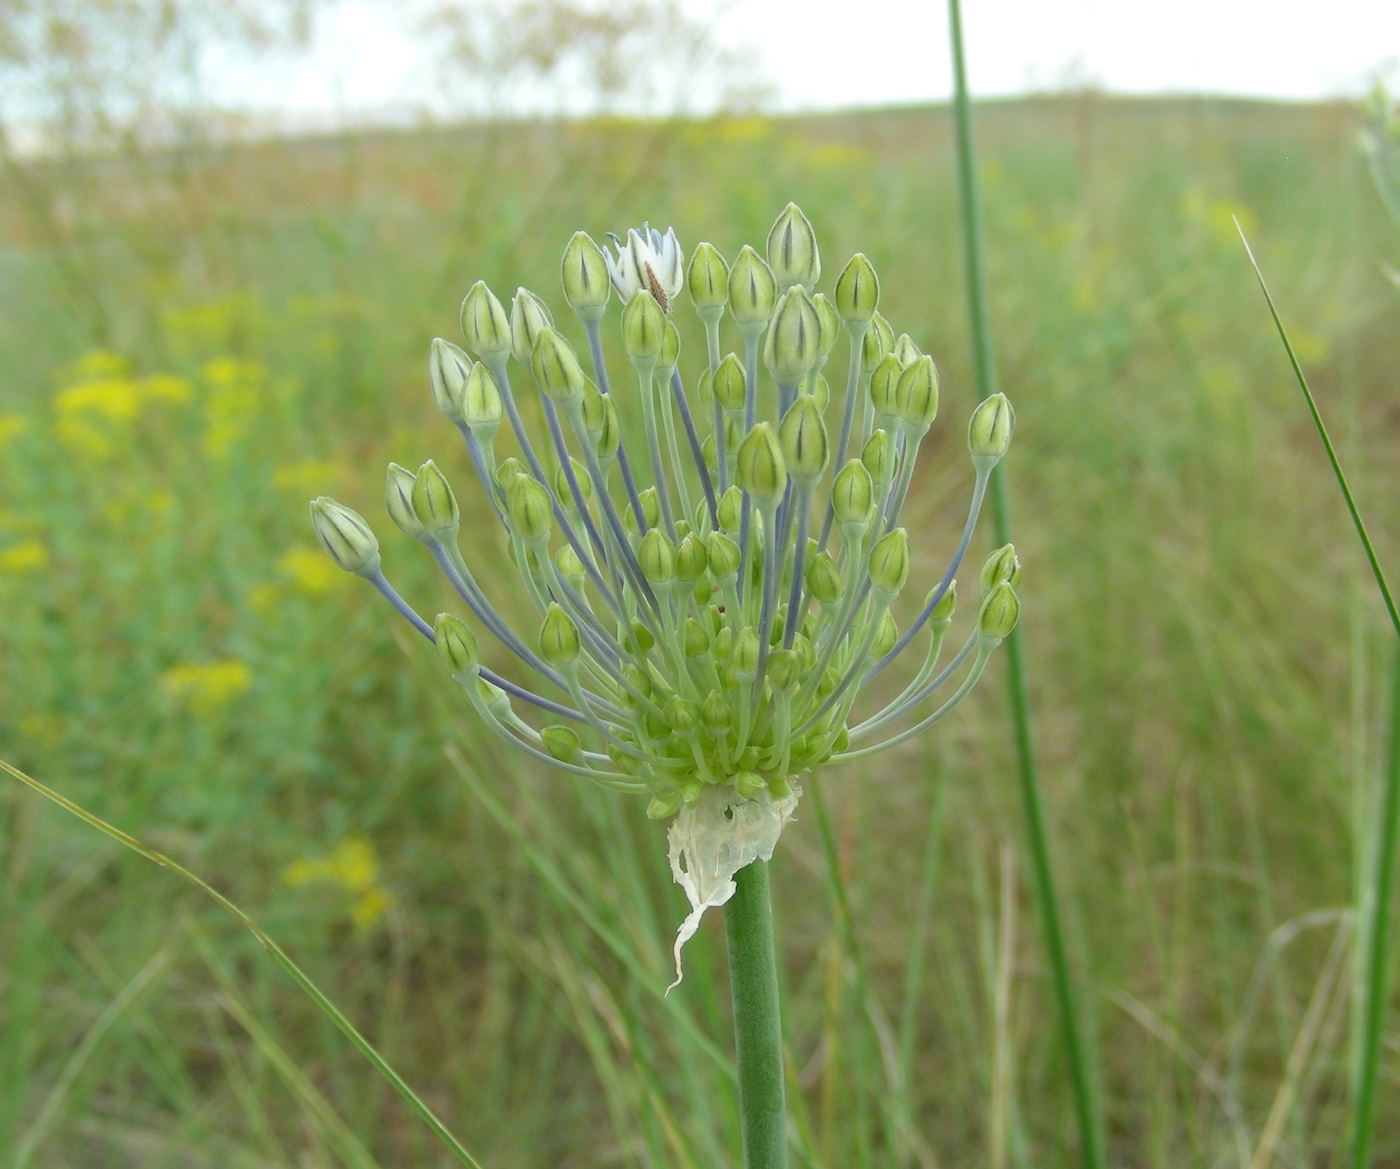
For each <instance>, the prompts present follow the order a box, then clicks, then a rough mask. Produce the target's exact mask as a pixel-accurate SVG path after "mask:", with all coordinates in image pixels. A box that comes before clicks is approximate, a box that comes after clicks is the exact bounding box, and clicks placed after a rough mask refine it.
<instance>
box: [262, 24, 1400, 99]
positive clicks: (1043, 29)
mask: <svg viewBox="0 0 1400 1169" xmlns="http://www.w3.org/2000/svg"><path fill="white" fill-rule="evenodd" d="M682 3H683V5H684V7H685V8H686V10H687V11H689V12H690V13H691V14H692V15H694V16H696V17H699V18H702V19H706V20H710V21H712V22H713V23H714V27H715V29H716V33H717V36H718V39H719V40H720V41H721V42H722V43H725V44H732V45H749V46H751V47H753V48H755V49H757V50H758V52H759V54H760V56H761V58H762V60H763V64H764V68H765V70H766V73H767V77H768V79H769V80H770V81H771V82H773V83H774V84H775V86H776V89H777V92H778V96H779V100H778V104H779V106H780V107H781V108H784V109H814V108H831V107H842V106H852V105H878V104H886V103H904V102H924V101H936V100H942V99H945V98H946V97H947V95H948V92H949V89H950V85H951V71H950V67H949V64H948V34H947V22H946V11H947V10H946V4H945V3H944V0H846V2H842V0H682ZM396 9H398V5H397V4H394V3H390V4H385V3H384V2H383V0H378V2H377V3H376V2H373V0H343V3H342V4H340V5H339V6H336V7H333V8H332V9H330V10H329V12H327V13H326V14H325V18H324V20H323V23H322V26H321V35H320V36H319V37H318V47H317V49H316V51H315V53H314V54H313V55H312V57H311V59H310V60H309V61H308V62H306V63H301V64H297V65H295V66H293V67H287V63H286V62H283V63H281V65H279V66H278V67H275V68H272V69H268V70H265V71H259V73H258V74H257V75H256V76H245V77H244V78H242V79H241V81H240V83H239V84H238V85H237V87H236V88H237V89H238V90H239V91H240V94H239V96H240V97H244V98H246V99H248V101H249V104H252V105H254V106H258V107H261V108H263V109H265V110H270V109H278V110H282V111H284V112H290V113H293V114H294V115H295V114H305V115H308V116H316V115H323V116H324V115H330V114H339V115H341V116H344V115H347V114H348V115H350V116H354V115H356V114H363V113H368V112H372V111H374V110H376V109H385V108H388V107H400V108H402V107H404V106H407V105H412V104H418V103H421V102H422V100H423V92H424V86H423V77H424V75H425V67H424V61H425V56H424V53H423V51H422V45H421V40H417V39H415V36H414V34H413V31H412V29H411V28H410V27H406V26H407V22H406V21H404V20H402V19H401V18H400V17H398V16H396ZM400 11H401V10H400ZM821 13H830V14H831V15H829V16H823V15H819V14H821ZM964 21H965V36H966V43H967V52H968V67H969V73H970V79H971V84H972V88H973V91H974V92H975V93H978V94H982V95H999V94H1015V93H1022V92H1025V91H1027V90H1031V89H1047V88H1065V87H1066V84H1067V83H1074V82H1082V81H1085V80H1087V81H1092V82H1093V83H1095V84H1097V85H1099V86H1101V87H1103V88H1106V89H1108V90H1109V91H1111V92H1117V93H1172V92H1176V93H1180V92H1208V93H1220V94H1242V95H1251V96H1265V97H1277V98H1293V99H1307V98H1317V97H1331V96H1338V95H1347V96H1354V95H1357V94H1359V93H1361V92H1363V91H1364V90H1365V89H1367V88H1369V86H1370V84H1371V83H1373V82H1374V80H1375V79H1376V78H1377V77H1378V76H1387V77H1388V78H1389V79H1390V82H1391V83H1392V85H1393V84H1394V83H1395V82H1397V81H1400V0H1328V2H1327V3H1319V2H1318V0H1170V2H1167V3H1164V2H1162V0H1151V2H1148V0H964Z"/></svg>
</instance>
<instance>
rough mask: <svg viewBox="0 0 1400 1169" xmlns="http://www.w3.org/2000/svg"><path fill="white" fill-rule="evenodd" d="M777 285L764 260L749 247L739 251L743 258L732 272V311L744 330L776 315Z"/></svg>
mask: <svg viewBox="0 0 1400 1169" xmlns="http://www.w3.org/2000/svg"><path fill="white" fill-rule="evenodd" d="M777 296H778V287H777V282H776V281H775V280H774V279H773V272H772V270H771V269H770V268H769V267H768V265H767V264H765V263H764V262H763V257H762V256H760V255H759V254H758V253H757V252H756V251H754V250H753V248H752V247H750V246H749V245H748V244H745V245H744V246H743V247H742V248H740V249H739V258H738V259H736V260H735V261H734V267H732V268H730V269H729V311H730V313H732V314H733V316H734V323H735V324H736V325H738V326H739V328H740V329H741V330H743V329H745V328H750V327H751V328H757V327H759V326H760V325H766V324H767V323H768V320H769V318H770V317H772V315H773V302H774V301H775V300H776V299H777Z"/></svg>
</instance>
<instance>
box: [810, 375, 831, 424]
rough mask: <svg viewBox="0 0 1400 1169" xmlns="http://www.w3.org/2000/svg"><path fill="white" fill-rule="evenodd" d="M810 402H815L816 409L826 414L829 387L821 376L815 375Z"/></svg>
mask: <svg viewBox="0 0 1400 1169" xmlns="http://www.w3.org/2000/svg"><path fill="white" fill-rule="evenodd" d="M812 400H813V401H815V402H816V404H817V409H818V410H820V411H821V412H822V413H823V414H825V413H826V408H827V406H829V405H830V404H831V386H830V385H829V384H828V383H827V380H826V378H824V377H822V375H821V374H818V375H817V382H816V385H814V386H813V387H812Z"/></svg>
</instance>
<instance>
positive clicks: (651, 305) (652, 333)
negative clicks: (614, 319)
mask: <svg viewBox="0 0 1400 1169" xmlns="http://www.w3.org/2000/svg"><path fill="white" fill-rule="evenodd" d="M665 344H666V314H665V313H664V312H663V311H662V309H661V306H660V305H659V304H657V303H656V298H655V297H654V296H652V294H651V293H650V292H648V291H647V290H646V289H644V288H639V289H637V291H636V292H634V293H633V294H632V299H631V300H629V301H628V302H627V306H626V307H625V308H624V309H623V310H622V348H623V350H624V351H625V352H626V354H627V356H628V357H630V358H631V359H632V360H633V361H636V362H641V363H648V362H649V363H651V364H655V363H656V360H657V358H658V357H660V356H661V348H662V346H663V345H665Z"/></svg>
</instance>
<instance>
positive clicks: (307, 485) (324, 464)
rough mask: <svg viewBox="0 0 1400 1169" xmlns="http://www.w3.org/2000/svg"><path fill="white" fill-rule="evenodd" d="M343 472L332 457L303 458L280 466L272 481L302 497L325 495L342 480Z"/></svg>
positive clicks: (288, 492) (279, 487) (286, 490)
mask: <svg viewBox="0 0 1400 1169" xmlns="http://www.w3.org/2000/svg"><path fill="white" fill-rule="evenodd" d="M341 474H342V469H341V466H340V464H339V463H337V462H334V461H332V460H330V459H303V460H302V461H301V462H299V463H289V464H288V465H287V466H285V467H278V468H277V470H275V471H274V472H273V473H272V482H273V485H274V486H275V487H276V488H277V489H278V490H279V491H285V492H287V494H288V495H295V496H296V497H297V498H301V497H302V496H304V495H325V494H326V492H328V491H330V490H332V489H334V487H335V486H336V484H338V483H339V482H340V477H341Z"/></svg>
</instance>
